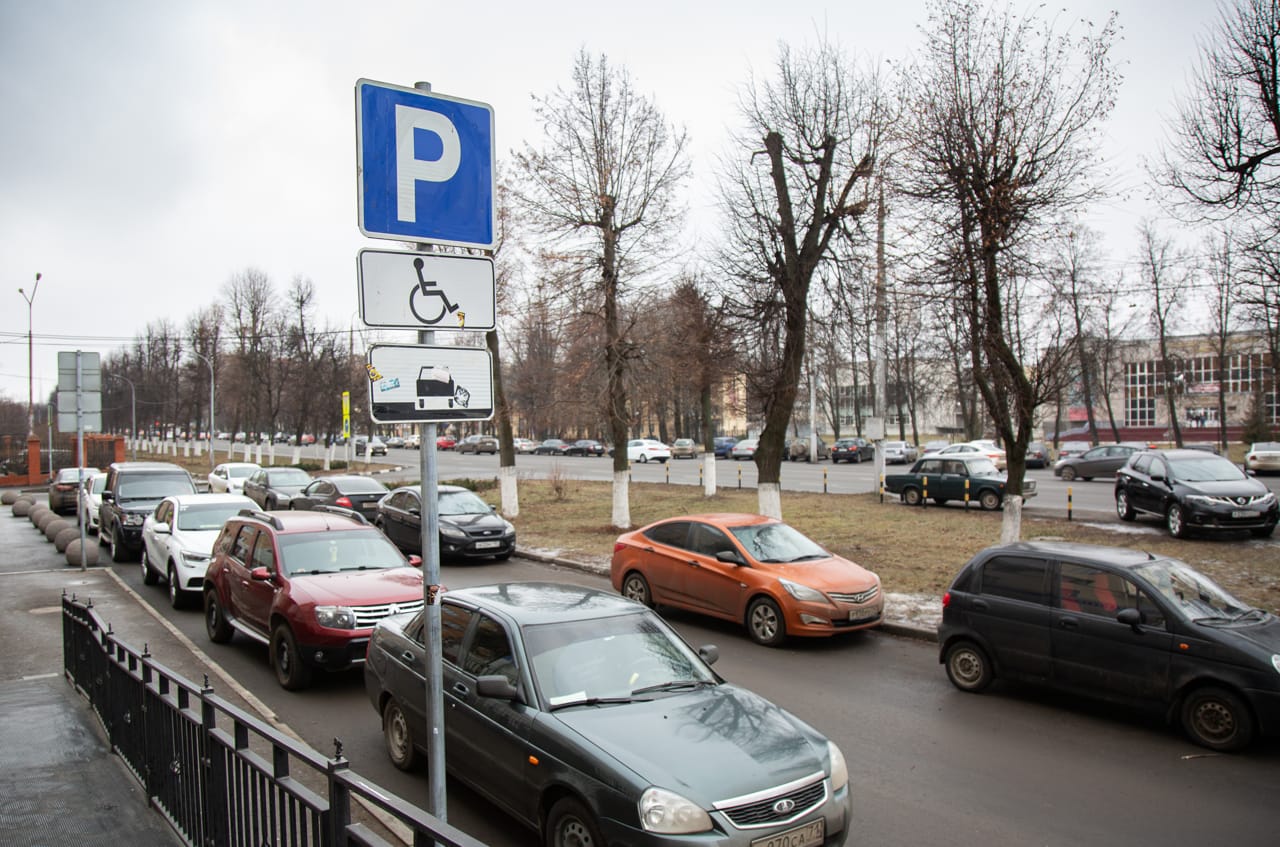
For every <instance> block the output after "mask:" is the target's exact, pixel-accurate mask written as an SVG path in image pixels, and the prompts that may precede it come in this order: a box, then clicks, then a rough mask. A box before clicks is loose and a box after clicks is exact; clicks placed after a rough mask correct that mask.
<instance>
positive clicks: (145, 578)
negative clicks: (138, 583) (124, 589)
mask: <svg viewBox="0 0 1280 847" xmlns="http://www.w3.org/2000/svg"><path fill="white" fill-rule="evenodd" d="M112 556H113V557H114V556H115V551H114V550H113V551H112ZM117 561H118V560H117ZM159 581H160V574H158V573H156V572H155V571H154V570H152V569H151V557H150V556H148V555H147V545H146V543H145V542H144V543H143V545H142V584H143V585H155V584H156V583H157V582H159Z"/></svg>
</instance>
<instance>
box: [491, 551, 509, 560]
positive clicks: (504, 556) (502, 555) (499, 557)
mask: <svg viewBox="0 0 1280 847" xmlns="http://www.w3.org/2000/svg"><path fill="white" fill-rule="evenodd" d="M493 558H494V561H497V562H505V561H506V560H507V559H510V558H511V551H510V550H508V551H507V552H505V553H499V554H498V555H496V556H494V557H493Z"/></svg>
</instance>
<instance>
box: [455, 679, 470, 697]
mask: <svg viewBox="0 0 1280 847" xmlns="http://www.w3.org/2000/svg"><path fill="white" fill-rule="evenodd" d="M453 693H454V694H457V695H458V696H459V697H466V696H467V694H468V693H469V692H468V691H467V684H466V683H465V682H455V683H454V684H453Z"/></svg>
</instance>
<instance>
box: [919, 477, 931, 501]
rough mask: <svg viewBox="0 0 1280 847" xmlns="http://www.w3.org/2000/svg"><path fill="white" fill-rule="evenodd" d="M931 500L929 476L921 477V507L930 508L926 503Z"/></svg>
mask: <svg viewBox="0 0 1280 847" xmlns="http://www.w3.org/2000/svg"><path fill="white" fill-rule="evenodd" d="M928 502H929V477H927V476H922V477H920V508H921V509H925V508H928V507H927V506H926V505H925V504H926V503H928Z"/></svg>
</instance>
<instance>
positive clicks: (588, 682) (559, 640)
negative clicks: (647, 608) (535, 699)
mask: <svg viewBox="0 0 1280 847" xmlns="http://www.w3.org/2000/svg"><path fill="white" fill-rule="evenodd" d="M524 642H525V649H526V650H527V651H528V654H529V662H530V665H531V666H532V670H533V678H534V682H535V683H536V685H537V687H538V690H539V691H540V692H541V693H542V697H543V699H544V700H546V702H547V703H549V704H550V705H551V707H552V708H553V709H554V708H564V707H567V706H577V705H582V706H594V705H600V704H602V703H618V702H628V701H630V700H631V699H632V698H633V697H634V696H636V695H642V699H649V698H651V697H653V696H656V693H657V692H658V691H661V690H665V691H679V690H687V689H689V688H691V687H696V686H700V685H715V684H716V682H717V680H716V677H715V675H714V674H713V673H712V672H711V669H710V668H708V667H707V665H706V664H705V663H704V662H703V661H702V660H701V659H699V658H698V656H697V655H696V654H695V653H694V652H693V651H692V650H691V649H690V648H689V646H688V645H687V644H685V643H684V642H683V641H680V640H679V639H678V638H676V637H674V636H673V635H671V633H670V632H668V631H667V629H666V628H665V627H664V626H663V625H662V624H661V622H659V621H658V620H657V619H656V618H655V617H654V616H653V615H652V614H650V613H637V614H627V615H615V616H613V617H607V618H593V619H591V620H583V621H565V622H561V623H549V624H538V625H535V626H528V627H525V629H524Z"/></svg>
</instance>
